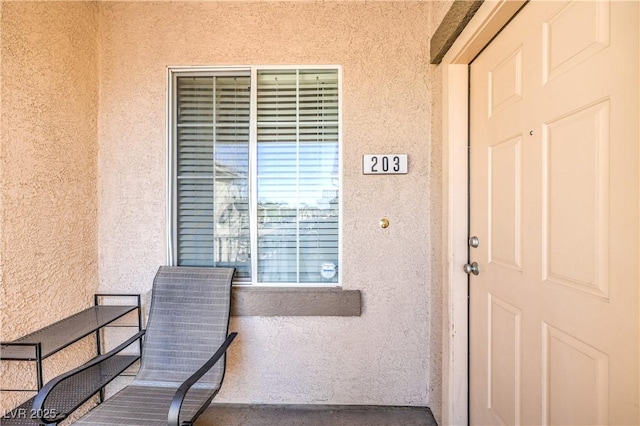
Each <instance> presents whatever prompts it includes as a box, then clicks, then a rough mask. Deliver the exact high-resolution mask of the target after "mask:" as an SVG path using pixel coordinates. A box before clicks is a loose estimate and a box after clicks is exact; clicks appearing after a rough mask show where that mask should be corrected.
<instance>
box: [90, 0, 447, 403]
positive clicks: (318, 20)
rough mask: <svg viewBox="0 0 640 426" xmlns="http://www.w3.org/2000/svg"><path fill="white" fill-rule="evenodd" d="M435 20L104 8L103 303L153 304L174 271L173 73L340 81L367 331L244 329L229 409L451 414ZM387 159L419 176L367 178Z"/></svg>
mask: <svg viewBox="0 0 640 426" xmlns="http://www.w3.org/2000/svg"><path fill="white" fill-rule="evenodd" d="M428 12H429V4H428V2H343V3H340V2H295V3H294V2H285V3H279V2H264V3H250V2H219V3H216V2H203V3H198V2H183V3H149V2H131V3H113V2H104V3H101V4H100V13H101V19H100V21H101V42H100V45H101V72H100V78H101V83H100V109H99V110H100V114H99V116H100V129H99V144H100V155H99V176H100V177H99V205H100V214H99V217H100V231H99V234H100V236H99V238H100V254H99V265H100V278H99V280H100V290H102V291H135V292H145V291H148V289H149V288H150V286H151V281H152V278H153V275H154V273H155V271H156V269H157V267H158V265H161V264H164V263H165V262H166V201H167V174H166V161H167V150H166V145H167V142H166V123H167V120H166V109H167V95H166V78H167V66H171V65H174V66H177V65H251V64H269V65H271V64H336V65H341V66H342V67H343V96H342V101H343V103H342V106H343V125H342V129H343V139H342V141H343V164H344V167H343V174H342V185H343V191H342V194H341V196H342V198H343V224H342V235H343V247H342V252H343V257H342V264H341V265H340V266H341V269H340V271H341V274H342V283H343V287H344V288H345V289H359V290H361V291H362V298H363V312H362V316H360V317H348V318H344V317H238V318H234V319H233V321H232V324H231V329H232V330H236V331H238V332H239V333H240V335H239V338H238V339H237V341H236V342H235V343H234V345H233V347H232V349H231V352H230V356H229V361H228V369H227V376H226V379H225V384H224V385H223V388H222V391H221V392H220V394H219V395H218V396H217V401H219V402H241V403H295V404H307V403H311V404H313V403H323V404H384V405H393V404H396V405H433V404H434V403H435V404H438V401H439V394H438V393H439V390H434V392H433V393H436V394H438V395H432V394H430V391H429V389H432V388H431V385H430V383H429V380H430V379H429V378H430V373H429V371H428V370H429V368H430V366H431V362H432V361H431V360H430V358H431V357H432V353H433V352H432V349H431V348H430V345H431V342H432V340H434V341H435V342H437V344H438V345H439V342H440V338H439V337H438V336H434V333H436V334H438V333H439V331H440V323H439V321H440V319H439V318H433V317H432V316H431V312H430V306H431V302H430V298H432V297H433V296H434V294H436V296H437V292H438V291H439V290H438V289H434V288H433V287H432V285H433V284H432V278H433V275H434V274H436V275H437V274H439V272H437V271H434V268H433V265H431V264H430V262H429V259H430V256H431V255H430V245H431V244H432V242H431V240H430V238H431V237H430V235H431V231H432V230H433V229H434V228H435V227H437V226H438V224H437V223H434V221H433V219H432V218H431V217H430V212H431V210H432V208H431V207H430V203H431V199H430V197H431V194H430V191H431V189H430V185H431V184H432V183H431V181H430V178H429V175H430V173H431V170H430V167H431V164H432V163H431V158H430V156H431V155H432V148H431V144H432V141H431V140H430V137H429V135H430V124H429V122H430V112H429V109H430V103H431V99H430V96H431V95H430V92H429V81H428V80H429V78H430V73H429V68H428V67H429V66H428V63H429V57H428V52H429V45H428V41H429V27H430V26H429V13H428ZM375 153H402V154H408V156H409V173H408V174H407V175H402V176H364V175H362V155H363V154H375ZM382 217H387V218H389V221H390V226H389V228H387V229H381V228H380V227H379V226H378V221H379V219H380V218H382ZM436 269H437V268H436ZM437 282H439V278H438V277H436V283H437ZM437 303H439V300H437ZM434 323H435V324H434ZM434 330H435V331H434ZM434 374H436V375H437V374H439V372H435V373H434ZM434 398H435V399H434Z"/></svg>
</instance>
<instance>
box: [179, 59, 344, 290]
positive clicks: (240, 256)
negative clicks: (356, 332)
mask: <svg viewBox="0 0 640 426" xmlns="http://www.w3.org/2000/svg"><path fill="white" fill-rule="evenodd" d="M170 85H171V90H170V94H171V96H170V104H169V105H170V106H169V110H170V111H169V117H170V138H169V139H170V148H171V149H170V153H171V154H170V155H171V158H170V162H169V164H170V167H169V168H170V182H171V184H170V188H171V189H170V192H171V209H170V214H171V220H170V227H171V230H170V240H171V241H170V244H169V247H170V255H169V257H170V262H171V263H172V264H176V265H187V266H234V267H235V268H236V271H237V272H236V281H237V283H241V284H265V285H268V284H273V285H298V284H300V285H310V284H312V285H318V284H320V285H322V284H327V285H336V284H337V283H338V282H339V274H338V266H339V245H340V244H339V218H340V200H339V195H340V194H339V188H340V167H339V162H340V160H339V159H340V143H339V142H340V128H339V125H340V120H339V115H340V114H339V105H340V102H339V88H340V72H339V69H338V68H337V67H313V68H304V67H300V68H294V69H291V68H281V67H280V68H274V67H267V68H265V67H254V68H248V69H230V68H226V69H193V68H186V69H172V70H170Z"/></svg>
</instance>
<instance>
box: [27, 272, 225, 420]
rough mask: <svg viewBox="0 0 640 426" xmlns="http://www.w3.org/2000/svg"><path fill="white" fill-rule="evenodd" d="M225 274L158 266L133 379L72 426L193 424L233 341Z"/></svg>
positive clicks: (40, 397) (207, 401) (221, 372)
mask: <svg viewBox="0 0 640 426" xmlns="http://www.w3.org/2000/svg"><path fill="white" fill-rule="evenodd" d="M233 273H234V268H201V267H179V266H163V267H161V268H160V269H159V270H158V272H157V274H156V276H155V278H154V281H153V289H152V293H151V309H150V312H149V321H148V324H147V329H146V335H145V338H144V344H143V347H142V356H141V361H140V370H139V371H138V374H137V375H136V377H135V378H134V379H133V381H132V382H131V384H130V385H128V386H126V387H125V388H123V389H122V390H120V391H119V392H118V393H116V394H115V395H113V396H112V397H110V398H107V400H106V401H104V402H103V403H101V404H99V405H97V406H96V407H95V408H94V409H92V410H91V411H89V412H88V413H87V414H85V415H84V416H83V417H81V418H80V419H79V420H78V421H77V422H75V423H74V424H75V425H90V426H99V425H127V426H135V425H140V426H152V425H163V426H164V425H169V426H178V425H180V426H183V425H191V424H193V422H194V421H195V419H196V418H197V417H198V416H199V415H200V414H201V413H202V412H203V411H204V410H205V409H206V408H207V406H208V405H209V404H210V403H211V400H212V399H213V397H214V396H215V395H216V394H217V393H218V390H219V389H220V386H221V385H222V380H223V378H224V372H225V352H226V350H227V348H228V347H229V345H230V344H231V342H232V341H233V339H234V338H235V337H236V335H237V333H231V334H230V335H228V336H227V333H228V328H229V313H230V304H231V281H232V278H233ZM105 356H106V355H105ZM73 375H74V372H73V371H72V372H70V373H67V374H66V375H62V376H59V377H57V378H55V379H54V380H52V382H55V383H54V386H55V385H56V384H57V383H63V382H64V381H65V380H73ZM47 387H49V384H47V385H46V386H45V387H44V388H43V389H42V391H41V392H40V394H38V396H36V398H35V400H34V405H33V407H34V410H37V409H38V407H39V406H38V404H42V403H44V401H45V400H46V397H47V396H46V394H45V391H46V390H47ZM41 406H42V405H40V407H41ZM45 421H46V420H45ZM57 421H59V419H58V420H57Z"/></svg>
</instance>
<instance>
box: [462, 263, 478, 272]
mask: <svg viewBox="0 0 640 426" xmlns="http://www.w3.org/2000/svg"><path fill="white" fill-rule="evenodd" d="M462 269H463V270H464V272H466V273H467V274H469V275H470V274H473V275H478V274H479V273H480V268H479V267H478V262H473V263H472V264H468V263H466V264H465V265H464V266H463V267H462Z"/></svg>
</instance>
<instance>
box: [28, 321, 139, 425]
mask: <svg viewBox="0 0 640 426" xmlns="http://www.w3.org/2000/svg"><path fill="white" fill-rule="evenodd" d="M145 332H146V330H141V331H139V332H138V333H136V334H135V335H133V336H132V337H130V338H129V339H127V340H126V341H125V342H123V343H122V344H120V345H119V346H117V347H116V348H114V349H112V350H110V351H109V352H107V353H105V354H103V355H100V356H97V357H95V358H93V359H92V360H90V361H88V362H87V363H85V364H83V365H81V366H79V367H77V368H74V369H73V370H69V371H68V372H66V373H64V374H61V375H59V376H57V377H54V378H53V379H51V380H50V381H49V382H48V383H47V384H46V385H44V387H43V388H42V389H41V390H40V391H39V392H38V394H37V395H36V396H35V398H34V399H33V409H32V411H31V412H32V413H35V414H37V415H38V416H41V417H34V418H33V420H34V421H35V422H36V423H38V424H51V423H58V422H61V421H62V420H64V419H65V418H66V417H67V416H68V415H69V414H70V413H71V412H73V410H75V409H76V408H78V407H79V406H80V405H82V404H84V403H85V402H86V401H87V400H88V399H89V398H90V397H91V395H93V394H94V393H95V392H94V393H92V394H90V395H84V396H82V397H81V398H79V400H80V401H79V403H78V404H77V405H76V406H75V407H74V408H73V409H72V410H70V412H69V413H57V414H55V408H54V409H45V408H44V404H45V402H46V400H47V398H48V397H49V395H50V394H51V392H52V391H53V390H54V389H55V388H56V387H57V386H58V385H60V384H61V383H63V382H64V381H66V380H68V379H70V378H72V377H74V376H76V375H78V374H80V373H82V372H83V371H86V370H88V369H89V368H91V367H94V366H96V365H98V364H100V363H102V362H104V361H106V360H108V359H109V358H111V357H113V356H114V355H116V354H118V353H119V352H121V351H122V350H123V349H125V348H126V347H127V346H129V345H131V344H132V343H133V342H135V341H136V340H138V339H140V338H141V337H142V336H143V335H144V333H145ZM105 384H106V383H105ZM101 387H102V386H101ZM98 389H99V388H98ZM52 413H53V414H55V416H52V417H44V416H45V415H46V414H52Z"/></svg>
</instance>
